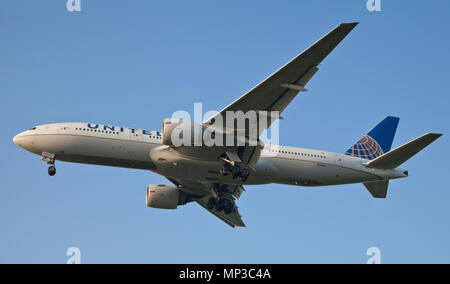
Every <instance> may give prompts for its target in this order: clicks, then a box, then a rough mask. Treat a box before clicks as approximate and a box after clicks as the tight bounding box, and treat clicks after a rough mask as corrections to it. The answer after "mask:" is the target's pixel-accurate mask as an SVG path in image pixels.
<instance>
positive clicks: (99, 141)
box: [13, 23, 442, 228]
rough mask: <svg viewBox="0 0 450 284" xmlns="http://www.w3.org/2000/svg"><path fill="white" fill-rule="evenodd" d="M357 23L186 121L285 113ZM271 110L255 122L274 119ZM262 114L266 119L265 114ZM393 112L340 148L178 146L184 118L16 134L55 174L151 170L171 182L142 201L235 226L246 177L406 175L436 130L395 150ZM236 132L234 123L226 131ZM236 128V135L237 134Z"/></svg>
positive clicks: (364, 179)
mask: <svg viewBox="0 0 450 284" xmlns="http://www.w3.org/2000/svg"><path fill="white" fill-rule="evenodd" d="M357 25H358V23H341V24H340V25H338V26H337V27H336V28H334V29H333V30H331V31H330V32H329V33H328V34H326V35H325V36H324V37H322V38H321V39H320V40H319V41H317V42H316V43H314V44H313V45H312V46H311V47H309V48H308V49H306V50H305V51H304V52H303V53H301V54H300V55H298V56H297V57H295V58H294V59H293V60H292V61H290V62H289V63H287V64H286V65H285V66H284V67H282V68H281V69H279V70H278V71H276V72H275V73H274V74H272V75H271V76H270V77H268V78H267V79H265V80H264V81H262V82H261V83H260V84H258V85H257V86H256V87H254V88H253V89H251V90H250V91H249V92H247V93H246V94H244V95H243V96H242V97H240V98H239V99H238V100H236V101H235V102H233V103H232V104H230V105H229V106H227V107H226V108H225V109H223V110H222V111H221V112H219V113H217V114H216V115H215V116H213V117H212V118H210V119H208V120H207V121H205V122H198V123H194V122H188V124H196V125H197V126H198V127H200V128H201V129H206V128H208V127H213V129H214V131H215V130H217V131H218V132H220V131H223V132H226V131H228V130H229V129H228V128H226V127H223V125H220V124H219V125H215V122H216V119H218V118H220V117H219V116H221V115H222V116H225V117H227V115H229V113H233V112H237V111H242V112H250V111H254V112H258V113H259V112H264V111H266V112H267V111H271V112H278V113H281V112H283V111H284V109H285V108H286V107H287V106H288V105H289V103H290V102H291V101H292V100H293V99H294V98H295V97H296V96H297V95H298V94H299V93H300V92H305V91H307V90H306V88H305V86H306V84H307V83H308V82H309V81H310V79H311V78H312V77H313V76H314V75H315V74H316V72H317V71H318V70H319V68H318V66H319V64H320V63H321V62H322V61H323V60H324V59H325V58H326V57H327V56H328V55H329V54H330V53H331V51H333V50H334V49H335V47H336V46H337V45H338V44H339V43H340V42H341V41H342V40H343V39H344V38H345V37H346V36H347V35H348V34H349V33H350V32H351V31H352V30H353V29H354V28H355V27H356V26H357ZM269 116H270V115H266V117H264V116H259V118H258V122H259V120H262V121H263V120H264V119H266V120H267V119H269V120H270V121H269V122H268V123H267V125H266V126H265V127H262V128H263V129H259V131H258V133H257V134H258V135H260V134H261V131H264V130H267V129H268V128H269V127H271V123H273V121H274V120H276V119H281V117H275V118H273V119H272V118H269ZM266 122H267V121H266ZM398 123H399V118H397V117H393V116H388V117H386V118H385V119H384V120H383V121H381V122H380V123H379V124H378V125H377V126H375V128H373V129H372V130H371V131H369V132H368V133H367V134H366V135H364V136H363V137H362V138H361V139H360V140H359V141H357V142H356V143H355V144H354V145H352V146H351V147H350V148H349V149H348V150H347V151H346V152H344V153H331V152H327V151H323V150H314V149H305V148H297V147H288V146H278V147H275V148H274V147H272V145H265V144H264V143H263V142H262V141H260V140H259V139H258V140H257V141H256V142H257V143H256V144H255V143H253V144H252V143H249V141H247V140H245V138H247V135H248V130H249V129H248V128H249V127H250V124H248V125H245V127H244V130H245V131H244V136H243V137H244V140H245V141H244V143H243V144H242V143H241V144H240V145H239V144H238V145H232V146H227V145H225V146H211V147H209V146H206V145H200V146H195V147H192V145H187V146H186V145H181V146H176V145H175V144H174V143H173V140H172V138H173V133H174V131H175V129H176V126H177V125H180V120H179V119H178V120H177V119H174V118H169V119H164V120H163V125H162V130H161V131H150V130H144V129H135V128H127V127H119V126H111V125H102V124H94V123H56V124H46V125H40V126H36V127H33V128H31V129H30V130H27V131H24V132H22V133H20V134H18V135H17V136H15V137H14V138H13V142H14V143H15V144H17V145H18V146H20V147H22V148H24V149H25V150H27V151H29V152H31V153H34V154H36V155H39V156H41V157H42V159H43V160H44V161H45V162H47V163H48V165H49V167H48V174H49V175H50V176H54V175H55V173H56V168H55V161H57V160H58V161H65V162H73V163H83V164H94V165H102V166H113V167H123V168H131V169H140V170H147V171H151V172H153V173H156V174H159V175H162V176H164V177H166V178H167V179H168V180H169V181H170V182H171V183H172V185H164V184H158V185H148V186H147V191H146V205H147V206H148V207H152V208H158V209H176V208H178V207H179V206H181V205H185V204H187V203H191V202H196V203H198V204H199V205H201V206H202V207H204V208H205V209H206V210H208V211H209V212H211V213H212V214H214V215H215V216H216V217H218V218H219V219H221V220H222V221H224V222H225V223H226V224H228V225H230V226H231V227H233V228H234V227H245V226H246V225H245V224H244V222H243V221H242V216H241V215H240V213H239V210H238V207H237V205H236V201H237V200H238V199H239V198H240V197H241V195H242V194H243V193H244V191H245V190H244V186H249V185H264V184H273V183H275V184H286V185H293V186H307V187H318V186H330V185H342V184H354V183H363V184H364V186H365V187H366V189H367V190H368V191H369V192H370V194H371V195H372V196H373V197H374V198H386V197H387V191H388V185H389V181H390V180H393V179H399V178H405V177H407V176H408V171H407V170H405V169H402V168H399V166H400V165H402V164H403V163H404V162H406V161H407V160H408V159H410V158H411V157H412V156H414V155H415V154H417V153H418V152H419V151H421V150H422V149H424V148H425V147H426V146H428V145H429V144H431V143H432V142H433V141H435V140H436V139H438V138H439V137H440V136H441V135H442V134H437V133H428V134H425V135H423V136H421V137H419V138H417V139H415V140H412V141H410V142H408V143H406V144H404V145H403V146H400V147H398V148H396V149H394V150H391V147H392V143H393V139H394V135H395V132H396V130H397V126H398ZM227 133H231V135H232V136H233V135H235V132H233V131H232V132H227ZM233 137H237V136H233Z"/></svg>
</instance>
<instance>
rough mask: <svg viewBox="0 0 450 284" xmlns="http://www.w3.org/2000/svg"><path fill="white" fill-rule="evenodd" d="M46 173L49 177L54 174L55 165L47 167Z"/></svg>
mask: <svg viewBox="0 0 450 284" xmlns="http://www.w3.org/2000/svg"><path fill="white" fill-rule="evenodd" d="M48 175H49V176H51V177H52V176H54V175H56V167H55V166H50V167H48Z"/></svg>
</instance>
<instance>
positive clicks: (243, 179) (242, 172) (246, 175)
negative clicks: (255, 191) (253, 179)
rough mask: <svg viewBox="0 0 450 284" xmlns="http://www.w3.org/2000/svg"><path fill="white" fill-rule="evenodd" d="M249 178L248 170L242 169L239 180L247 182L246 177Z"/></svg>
mask: <svg viewBox="0 0 450 284" xmlns="http://www.w3.org/2000/svg"><path fill="white" fill-rule="evenodd" d="M249 176H250V171H249V170H248V169H242V170H241V180H242V181H244V182H245V181H247V179H248V177H249Z"/></svg>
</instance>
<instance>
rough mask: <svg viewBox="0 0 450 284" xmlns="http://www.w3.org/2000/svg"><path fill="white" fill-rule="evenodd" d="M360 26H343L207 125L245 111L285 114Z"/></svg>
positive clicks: (346, 24)
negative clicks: (345, 40)
mask: <svg viewBox="0 0 450 284" xmlns="http://www.w3.org/2000/svg"><path fill="white" fill-rule="evenodd" d="M357 24H358V23H342V24H340V25H339V26H337V27H336V28H335V29H333V30H332V31H330V32H329V33H328V34H327V35H325V36H324V37H323V38H322V39H320V40H319V41H317V42H316V43H315V44H313V45H312V46H311V47H309V48H308V49H307V50H305V51H304V52H303V53H301V54H300V55H298V56H297V57H296V58H294V59H293V60H292V61H290V62H289V63H287V64H286V65H285V66H284V67H282V68H281V69H280V70H278V71H277V72H275V73H274V74H273V75H271V76H270V77H268V78H267V79H265V80H264V81H263V82H261V83H260V84H259V85H257V86H256V87H254V88H253V89H252V90H250V91H249V92H248V93H246V94H245V95H243V96H242V97H240V98H239V99H238V100H236V101H235V102H233V103H232V104H230V105H229V106H227V107H226V108H225V109H223V110H222V111H221V112H220V113H219V114H217V115H216V116H214V117H212V118H210V119H209V120H208V121H206V122H205V123H207V124H211V123H213V122H214V121H216V119H215V118H216V117H217V116H218V115H222V117H223V118H225V117H226V112H227V111H233V112H236V111H243V112H244V113H246V112H248V111H257V112H258V111H278V112H279V113H281V112H283V110H284V109H285V108H286V107H287V106H288V104H289V103H290V102H291V101H292V100H293V99H294V98H295V97H296V96H297V94H298V93H299V92H301V91H306V89H305V86H306V84H307V83H308V82H309V80H310V79H311V78H312V77H313V76H314V74H315V73H316V72H317V71H318V70H319V69H318V68H317V66H318V65H319V64H320V63H321V62H322V61H323V60H324V59H325V58H326V57H327V56H328V54H330V52H331V51H332V50H333V49H334V48H335V47H336V46H337V45H338V44H339V43H340V42H341V41H342V40H343V39H344V38H345V37H346V36H347V35H348V34H349V33H350V32H351V31H352V30H353V28H355V26H356V25H357ZM223 121H225V119H224V120H223ZM271 123H273V120H272V121H270V119H269V121H268V125H267V128H268V127H270V125H271ZM263 130H265V129H263ZM259 133H260V134H261V133H262V131H259Z"/></svg>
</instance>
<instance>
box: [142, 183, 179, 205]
mask: <svg viewBox="0 0 450 284" xmlns="http://www.w3.org/2000/svg"><path fill="white" fill-rule="evenodd" d="M186 201H187V197H186V194H185V193H184V192H182V191H181V190H180V189H179V188H178V187H176V186H170V185H165V184H158V185H155V184H151V185H149V186H147V198H146V205H147V207H152V208H158V209H177V207H178V206H179V205H184V204H186Z"/></svg>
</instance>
